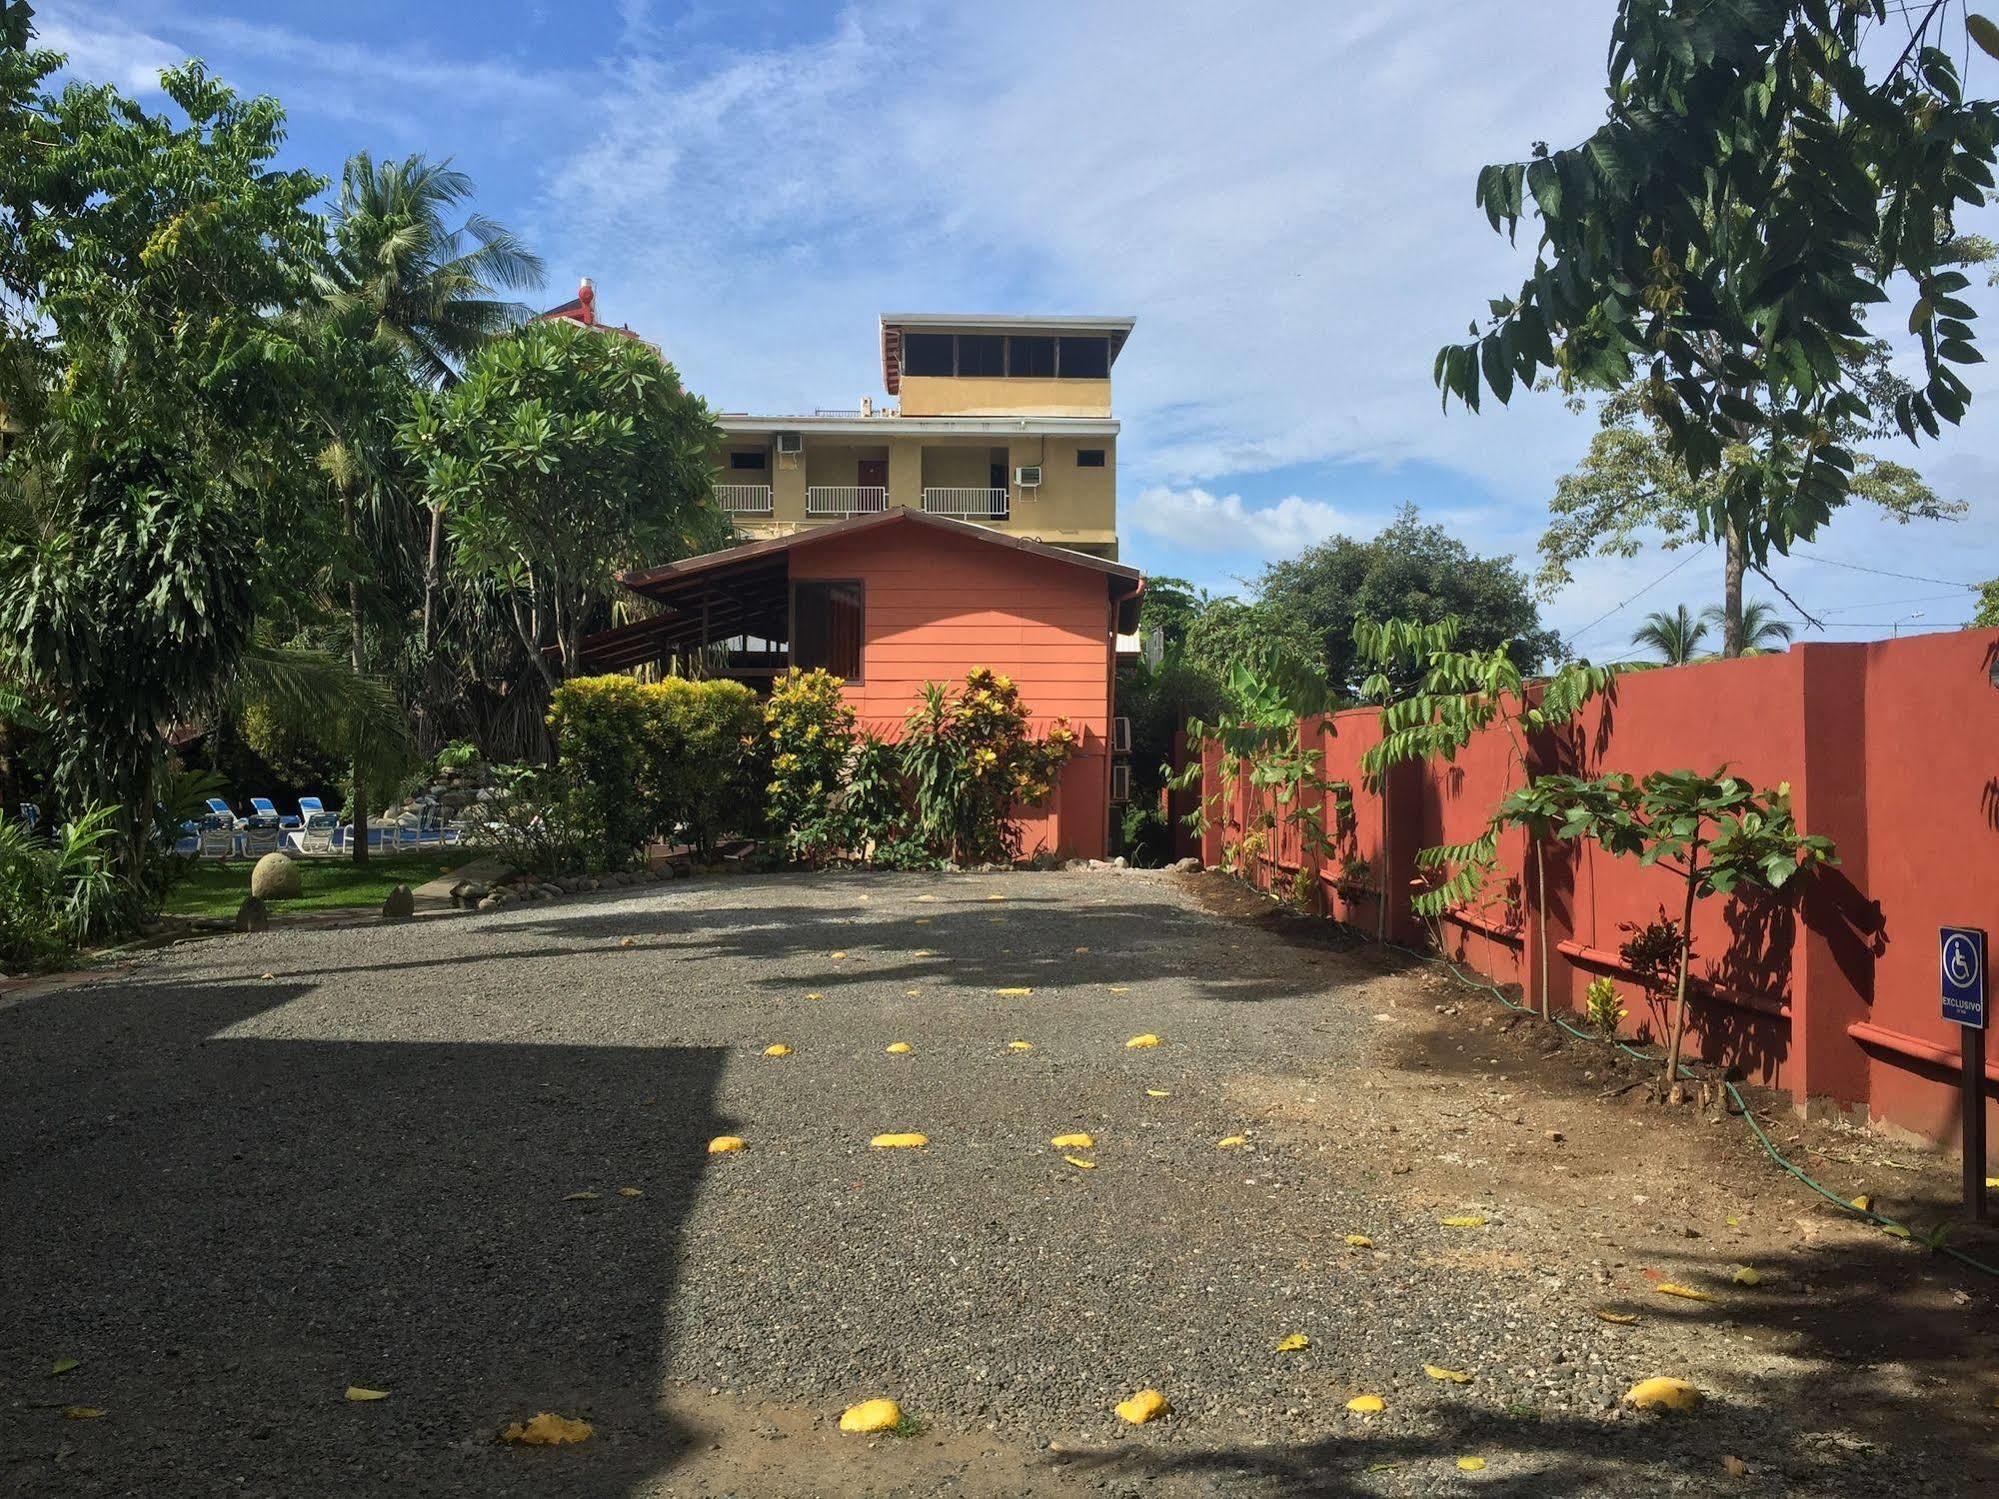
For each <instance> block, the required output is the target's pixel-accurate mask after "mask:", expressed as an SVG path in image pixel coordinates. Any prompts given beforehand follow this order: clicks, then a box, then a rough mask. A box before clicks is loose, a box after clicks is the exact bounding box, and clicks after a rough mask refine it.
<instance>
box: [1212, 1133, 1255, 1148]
mask: <svg viewBox="0 0 1999 1499" xmlns="http://www.w3.org/2000/svg"><path fill="white" fill-rule="evenodd" d="M1247 1144H1249V1136H1247V1135H1224V1136H1223V1137H1222V1138H1221V1139H1219V1140H1217V1141H1215V1149H1217V1150H1234V1149H1235V1148H1236V1147H1237V1146H1238V1145H1247Z"/></svg>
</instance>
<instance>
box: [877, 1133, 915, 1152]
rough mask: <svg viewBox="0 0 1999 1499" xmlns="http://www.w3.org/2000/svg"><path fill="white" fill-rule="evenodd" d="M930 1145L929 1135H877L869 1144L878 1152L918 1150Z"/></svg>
mask: <svg viewBox="0 0 1999 1499" xmlns="http://www.w3.org/2000/svg"><path fill="white" fill-rule="evenodd" d="M929 1143H930V1137H929V1136H928V1135H918V1134H900V1135H876V1136H875V1137H874V1138H873V1139H872V1140H870V1141H868V1144H870V1145H872V1146H874V1148H875V1149H876V1150H917V1149H920V1148H921V1147H923V1146H925V1145H928V1144H929Z"/></svg>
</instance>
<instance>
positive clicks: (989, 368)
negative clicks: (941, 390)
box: [958, 333, 1006, 375]
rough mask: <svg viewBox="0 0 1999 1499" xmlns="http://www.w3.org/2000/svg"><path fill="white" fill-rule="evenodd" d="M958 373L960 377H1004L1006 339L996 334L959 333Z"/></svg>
mask: <svg viewBox="0 0 1999 1499" xmlns="http://www.w3.org/2000/svg"><path fill="white" fill-rule="evenodd" d="M958 373H959V374H960V375H1004V374H1005V373H1006V339H1005V338H1004V337H1002V336H1001V335H1000V334H997V333H960V334H959V335H958Z"/></svg>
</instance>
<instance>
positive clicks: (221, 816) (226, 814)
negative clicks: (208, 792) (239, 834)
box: [208, 796, 243, 828]
mask: <svg viewBox="0 0 1999 1499" xmlns="http://www.w3.org/2000/svg"><path fill="white" fill-rule="evenodd" d="M208 815H209V816H210V817H211V818H213V819H214V820H215V824H216V826H217V827H224V828H233V827H235V826H236V824H237V823H239V822H241V821H242V820H243V819H242V818H240V817H238V816H237V815H236V814H235V812H233V811H232V810H230V806H229V803H227V802H225V801H224V800H223V799H222V798H221V797H219V796H211V797H210V798H209V799H208Z"/></svg>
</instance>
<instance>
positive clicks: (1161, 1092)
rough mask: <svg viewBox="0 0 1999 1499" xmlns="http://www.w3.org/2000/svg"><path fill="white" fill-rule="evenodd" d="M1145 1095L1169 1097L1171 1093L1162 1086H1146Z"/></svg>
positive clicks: (1148, 1096) (1149, 1096)
mask: <svg viewBox="0 0 1999 1499" xmlns="http://www.w3.org/2000/svg"><path fill="white" fill-rule="evenodd" d="M1145 1096H1146V1097H1147V1098H1171V1097H1172V1096H1173V1095H1172V1094H1171V1093H1168V1092H1167V1091H1166V1090H1165V1089H1164V1088H1147V1089H1146V1090H1145Z"/></svg>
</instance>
